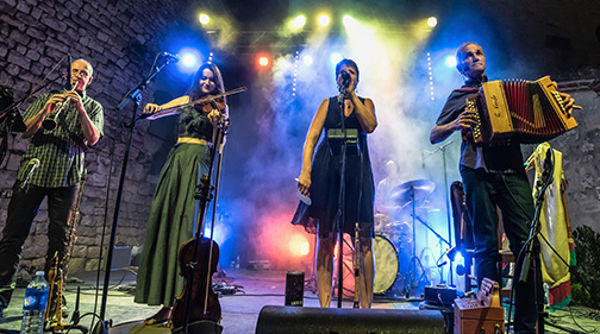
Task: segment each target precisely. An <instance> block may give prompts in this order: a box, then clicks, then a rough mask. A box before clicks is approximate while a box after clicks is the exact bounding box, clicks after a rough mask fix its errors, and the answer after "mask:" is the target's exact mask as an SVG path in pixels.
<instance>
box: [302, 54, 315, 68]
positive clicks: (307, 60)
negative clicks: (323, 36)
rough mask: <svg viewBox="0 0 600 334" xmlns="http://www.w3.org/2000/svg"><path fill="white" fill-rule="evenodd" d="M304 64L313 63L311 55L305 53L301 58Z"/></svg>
mask: <svg viewBox="0 0 600 334" xmlns="http://www.w3.org/2000/svg"><path fill="white" fill-rule="evenodd" d="M302 61H303V62H304V65H307V66H310V65H312V64H313V57H312V56H311V55H306V56H304V57H303V58H302Z"/></svg>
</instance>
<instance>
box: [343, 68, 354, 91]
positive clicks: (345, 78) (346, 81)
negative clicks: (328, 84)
mask: <svg viewBox="0 0 600 334" xmlns="http://www.w3.org/2000/svg"><path fill="white" fill-rule="evenodd" d="M340 74H341V75H342V86H343V87H344V88H347V87H348V86H350V80H352V78H351V77H350V74H348V72H346V71H342V72H340Z"/></svg>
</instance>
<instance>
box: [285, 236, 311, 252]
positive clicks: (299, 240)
mask: <svg viewBox="0 0 600 334" xmlns="http://www.w3.org/2000/svg"><path fill="white" fill-rule="evenodd" d="M289 247H290V251H291V252H292V254H294V255H295V256H305V255H308V254H309V253H310V245H309V243H308V241H307V240H306V238H305V237H304V236H303V235H299V234H296V235H294V236H292V238H291V239H290V242H289Z"/></svg>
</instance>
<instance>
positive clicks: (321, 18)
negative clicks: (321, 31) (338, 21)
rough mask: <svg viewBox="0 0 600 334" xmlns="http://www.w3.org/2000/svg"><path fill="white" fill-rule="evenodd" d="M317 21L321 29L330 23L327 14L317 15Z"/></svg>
mask: <svg viewBox="0 0 600 334" xmlns="http://www.w3.org/2000/svg"><path fill="white" fill-rule="evenodd" d="M318 20H319V25H320V26H321V27H326V26H328V25H329V23H330V22H331V18H330V17H329V15H327V14H321V15H319V18H318Z"/></svg>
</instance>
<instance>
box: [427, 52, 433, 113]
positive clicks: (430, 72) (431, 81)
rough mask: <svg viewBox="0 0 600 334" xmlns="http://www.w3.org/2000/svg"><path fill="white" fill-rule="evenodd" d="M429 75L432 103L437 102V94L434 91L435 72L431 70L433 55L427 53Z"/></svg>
mask: <svg viewBox="0 0 600 334" xmlns="http://www.w3.org/2000/svg"><path fill="white" fill-rule="evenodd" d="M427 73H428V74H429V94H430V96H431V101H434V100H435V93H434V90H433V71H432V69H431V53H429V52H427Z"/></svg>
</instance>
